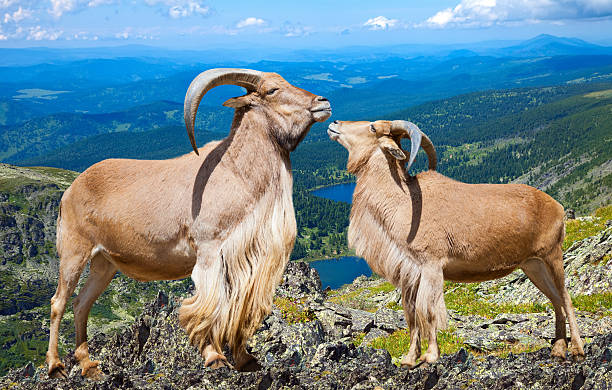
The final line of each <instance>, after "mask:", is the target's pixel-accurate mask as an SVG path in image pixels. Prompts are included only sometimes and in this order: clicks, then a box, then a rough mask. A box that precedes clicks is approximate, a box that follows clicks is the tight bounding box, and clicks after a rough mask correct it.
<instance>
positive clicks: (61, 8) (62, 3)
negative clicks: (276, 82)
mask: <svg viewBox="0 0 612 390" xmlns="http://www.w3.org/2000/svg"><path fill="white" fill-rule="evenodd" d="M50 2H51V9H50V10H49V13H50V14H51V15H53V17H54V18H56V19H59V18H60V17H61V16H62V15H63V14H64V13H65V12H70V11H74V10H75V9H76V6H77V2H76V0H50Z"/></svg>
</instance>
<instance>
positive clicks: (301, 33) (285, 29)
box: [280, 22, 312, 37]
mask: <svg viewBox="0 0 612 390" xmlns="http://www.w3.org/2000/svg"><path fill="white" fill-rule="evenodd" d="M280 31H281V33H282V34H283V35H284V36H286V37H305V36H307V35H310V34H311V33H312V28H311V27H308V26H302V25H301V24H300V23H297V24H293V23H289V22H285V23H284V24H283V26H282V27H281V29H280Z"/></svg>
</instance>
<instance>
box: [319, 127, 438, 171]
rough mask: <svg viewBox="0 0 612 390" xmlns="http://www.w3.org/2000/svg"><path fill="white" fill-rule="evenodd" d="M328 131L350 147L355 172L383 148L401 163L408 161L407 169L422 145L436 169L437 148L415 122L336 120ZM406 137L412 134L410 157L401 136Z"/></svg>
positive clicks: (350, 165) (352, 168)
mask: <svg viewBox="0 0 612 390" xmlns="http://www.w3.org/2000/svg"><path fill="white" fill-rule="evenodd" d="M327 134H328V135H329V138H331V139H332V140H334V141H337V142H338V143H340V145H342V146H344V147H345V148H346V149H347V150H348V152H349V161H348V170H349V171H350V172H353V173H354V172H356V171H357V170H358V169H359V167H361V166H362V165H363V164H365V163H366V162H367V161H368V160H369V159H370V157H371V156H372V154H373V153H376V152H377V151H379V150H380V151H381V152H382V153H385V154H387V155H389V156H392V157H393V158H395V159H396V160H399V161H400V162H401V163H406V162H407V163H408V165H407V166H406V170H408V169H410V166H411V165H412V163H413V162H414V159H415V157H416V154H417V152H418V151H419V147H421V146H422V147H423V149H424V150H425V152H426V153H427V158H428V160H429V169H431V170H435V169H436V164H437V157H436V149H435V148H434V146H433V144H432V143H431V141H430V139H429V138H428V137H427V135H425V134H424V133H423V132H422V131H421V130H420V129H419V128H418V127H417V126H416V125H415V124H414V123H412V122H407V121H376V122H366V121H359V122H351V121H334V122H333V123H331V124H330V125H329V128H328V129H327ZM404 137H406V138H410V143H411V147H410V153H409V157H406V152H405V151H404V150H403V149H402V144H401V139H402V138H404Z"/></svg>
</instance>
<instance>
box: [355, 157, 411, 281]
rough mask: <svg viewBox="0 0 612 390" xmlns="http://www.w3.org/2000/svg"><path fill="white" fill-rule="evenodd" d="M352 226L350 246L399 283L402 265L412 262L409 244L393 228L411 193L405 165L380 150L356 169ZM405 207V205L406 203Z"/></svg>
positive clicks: (372, 266)
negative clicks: (399, 206) (400, 204)
mask: <svg viewBox="0 0 612 390" xmlns="http://www.w3.org/2000/svg"><path fill="white" fill-rule="evenodd" d="M356 175H357V185H356V186H355V192H354V194H353V207H352V210H351V217H350V226H349V237H348V239H349V246H350V247H351V248H354V249H355V250H356V252H357V255H359V256H362V257H364V258H365V259H366V261H367V262H368V264H369V265H370V267H371V268H372V269H373V270H374V272H376V273H378V274H379V275H382V276H384V277H386V278H387V279H388V280H389V281H391V282H392V283H393V284H395V285H398V283H399V282H400V279H401V277H400V275H401V274H402V273H403V271H402V267H406V266H407V265H409V264H412V263H413V262H412V261H407V260H410V259H407V258H406V257H405V255H406V253H408V252H407V251H406V249H407V248H406V246H407V244H406V245H404V244H401V245H402V246H401V247H400V246H398V245H400V243H398V242H397V240H396V239H395V238H394V237H392V236H391V235H390V234H391V233H390V232H392V231H393V225H394V217H396V215H395V212H394V211H395V209H396V208H397V202H398V200H400V199H401V200H405V199H406V198H405V196H406V194H409V188H408V181H409V180H411V178H410V177H408V176H407V175H406V173H405V171H404V167H403V164H402V163H401V162H397V160H395V159H394V158H392V157H388V156H387V155H386V154H385V153H383V152H382V151H376V152H374V153H373V154H372V156H371V157H370V158H369V159H368V161H367V162H366V163H365V164H364V165H363V166H361V167H360V169H359V170H358V171H357V172H356ZM403 206H405V205H403Z"/></svg>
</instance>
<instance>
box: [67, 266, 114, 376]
mask: <svg viewBox="0 0 612 390" xmlns="http://www.w3.org/2000/svg"><path fill="white" fill-rule="evenodd" d="M116 272H117V267H115V265H114V264H112V263H111V262H110V261H108V260H106V259H105V258H104V256H102V255H101V254H98V255H96V256H95V257H94V258H93V259H92V260H91V265H90V267H89V276H88V277H87V282H85V285H84V286H83V287H82V288H81V291H79V295H77V297H76V298H75V299H74V301H73V308H74V327H75V330H76V350H75V351H74V357H75V358H76V359H77V361H78V362H79V365H80V366H81V375H82V376H85V377H88V378H92V379H97V378H99V377H100V375H101V371H100V369H99V368H98V364H100V362H99V361H97V360H96V361H91V360H90V359H89V349H88V346H87V317H88V316H89V311H90V310H91V307H92V305H93V304H94V302H95V301H96V299H98V297H99V296H100V294H102V292H103V291H104V289H106V286H108V284H109V283H110V281H111V280H112V279H113V276H114V275H115V273H116Z"/></svg>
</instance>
